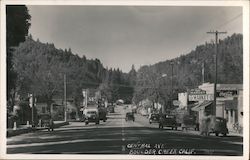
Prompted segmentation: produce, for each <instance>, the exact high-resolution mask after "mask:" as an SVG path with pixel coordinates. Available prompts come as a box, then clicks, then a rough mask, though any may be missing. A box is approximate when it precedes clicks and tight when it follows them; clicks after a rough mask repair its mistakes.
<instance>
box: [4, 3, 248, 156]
mask: <svg viewBox="0 0 250 160" xmlns="http://www.w3.org/2000/svg"><path fill="white" fill-rule="evenodd" d="M15 4H19V5H83V6H110V5H112V6H240V7H242V8H243V68H244V69H243V88H244V89H243V110H244V117H243V125H244V127H243V128H244V130H243V156H196V155H194V156H186V155H185V156H180V155H164V156H162V155H157V156H151V155H140V156H137V155H106V154H104V155H100V154H98V155H91V154H82V155H79V154H77V155H69V154H30V155H29V154H6V150H7V145H6V142H7V138H6V5H15ZM0 15H1V26H0V29H1V34H0V35H1V39H0V40H1V44H0V47H1V54H0V61H1V65H0V73H1V76H0V82H1V83H0V88H1V90H0V104H1V105H0V106H1V108H0V114H1V116H0V123H1V125H0V137H1V141H0V159H103V160H104V159H109V160H111V159H121V160H123V159H157V160H158V159H159V160H160V159H174V160H176V159H184V160H189V159H195V160H200V159H207V160H208V159H209V160H217V159H221V160H230V159H233V160H238V159H249V67H250V66H249V1H248V0H242V1H240V0H238V1H229V0H228V1H225V0H224V1H212V0H211V1H210V0H203V1H198V0H194V1H185V0H181V1H179V0H177V1H174V0H170V1H168V0H165V1H164V0H162V1H158V0H112V1H111V0H99V1H97V0H2V1H1V13H0Z"/></svg>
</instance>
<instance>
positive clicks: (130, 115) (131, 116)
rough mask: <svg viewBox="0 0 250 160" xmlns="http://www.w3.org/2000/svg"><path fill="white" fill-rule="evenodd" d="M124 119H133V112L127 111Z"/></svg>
mask: <svg viewBox="0 0 250 160" xmlns="http://www.w3.org/2000/svg"><path fill="white" fill-rule="evenodd" d="M125 120H126V121H135V116H134V113H133V112H127V113H126V118H125Z"/></svg>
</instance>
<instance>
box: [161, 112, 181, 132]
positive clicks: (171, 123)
mask: <svg viewBox="0 0 250 160" xmlns="http://www.w3.org/2000/svg"><path fill="white" fill-rule="evenodd" d="M164 127H171V128H172V130H173V129H175V130H177V127H178V126H177V122H176V117H175V116H174V115H168V114H162V115H161V116H160V119H159V128H161V129H163V128H164Z"/></svg>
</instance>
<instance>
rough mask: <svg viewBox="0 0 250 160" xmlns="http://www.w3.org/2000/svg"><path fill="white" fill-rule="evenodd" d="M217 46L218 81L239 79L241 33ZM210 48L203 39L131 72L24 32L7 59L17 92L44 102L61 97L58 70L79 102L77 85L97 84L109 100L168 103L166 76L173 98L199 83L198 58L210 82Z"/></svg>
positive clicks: (212, 73)
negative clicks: (185, 50) (183, 52)
mask: <svg viewBox="0 0 250 160" xmlns="http://www.w3.org/2000/svg"><path fill="white" fill-rule="evenodd" d="M218 51H219V53H218V83H242V82H243V51H242V35H240V34H234V35H232V36H230V37H228V38H226V39H224V40H220V41H219V45H218ZM214 54H215V45H214V44H211V43H206V44H204V45H200V46H197V47H196V49H195V50H193V51H191V52H190V53H188V54H186V55H182V56H180V57H177V58H175V59H172V60H166V61H162V62H158V63H156V64H154V65H150V66H142V67H141V68H139V69H138V71H137V72H136V70H135V68H134V66H132V68H131V71H130V72H129V73H123V72H122V71H121V70H120V69H112V68H104V67H103V65H102V63H101V62H100V60H99V59H87V58H86V57H85V56H82V57H79V56H78V55H76V54H75V53H72V52H71V49H65V50H62V49H57V48H55V46H54V45H53V44H48V43H41V42H40V41H39V40H36V41H35V40H33V39H32V37H31V36H29V37H28V38H27V39H26V41H25V42H24V43H21V44H20V45H19V47H17V48H16V50H15V52H14V54H13V64H14V69H15V72H16V73H17V74H18V76H17V77H18V81H17V87H18V90H19V91H18V93H19V94H21V96H22V97H25V96H26V95H27V93H35V94H36V95H37V96H38V97H39V100H42V101H45V102H47V103H48V105H50V103H51V100H52V98H53V97H63V91H64V88H63V87H64V75H66V78H67V95H68V97H72V98H74V99H75V101H76V102H77V103H78V105H80V103H81V102H82V89H83V88H95V89H100V90H101V93H102V95H104V96H105V97H107V98H108V100H109V101H110V102H112V101H113V102H115V101H116V100H117V99H119V98H122V99H124V100H125V101H127V102H128V103H129V102H131V100H132V99H133V101H134V102H139V101H140V100H142V99H145V98H149V99H151V100H152V101H159V102H161V103H163V104H168V103H170V101H169V100H170V99H171V95H172V94H171V78H173V81H172V82H173V84H172V86H173V99H176V98H177V93H178V92H182V91H186V90H187V89H188V88H194V87H197V86H198V85H200V84H201V83H202V65H203V64H204V70H205V82H211V83H213V81H214V67H215V66H214ZM142 58H143V57H142ZM172 68H173V73H172ZM172 74H173V75H172ZM163 75H164V76H163Z"/></svg>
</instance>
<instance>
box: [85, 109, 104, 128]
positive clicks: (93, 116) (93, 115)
mask: <svg viewBox="0 0 250 160" xmlns="http://www.w3.org/2000/svg"><path fill="white" fill-rule="evenodd" d="M84 118H85V120H84V121H85V124H86V125H87V124H89V123H90V122H94V123H95V124H99V123H100V119H99V113H98V110H97V109H86V111H85V117H84Z"/></svg>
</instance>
